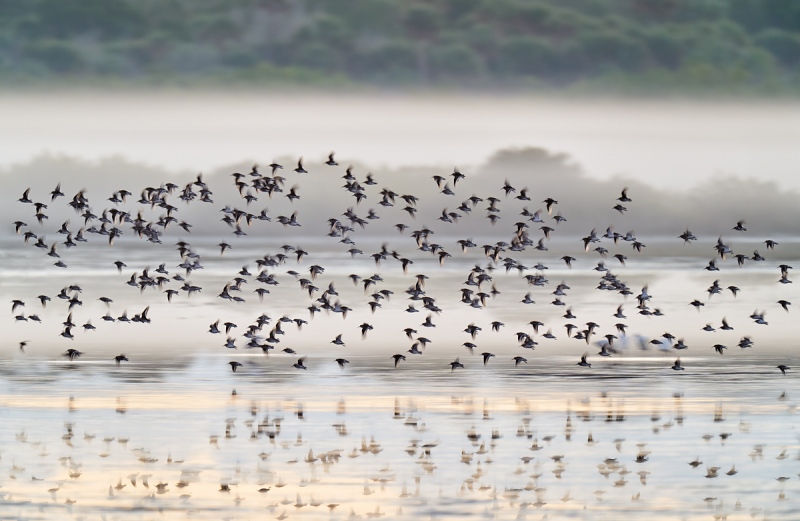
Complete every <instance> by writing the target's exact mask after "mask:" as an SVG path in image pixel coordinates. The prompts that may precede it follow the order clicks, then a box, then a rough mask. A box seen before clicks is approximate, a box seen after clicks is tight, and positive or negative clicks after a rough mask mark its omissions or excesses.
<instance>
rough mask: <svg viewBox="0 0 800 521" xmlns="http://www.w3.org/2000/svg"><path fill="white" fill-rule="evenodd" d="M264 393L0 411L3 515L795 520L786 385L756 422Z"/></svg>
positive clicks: (631, 404) (758, 411)
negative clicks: (0, 416) (693, 463)
mask: <svg viewBox="0 0 800 521" xmlns="http://www.w3.org/2000/svg"><path fill="white" fill-rule="evenodd" d="M276 387H277V388H273V389H270V390H266V391H263V390H262V391H259V387H258V386H248V385H246V384H244V383H243V385H242V386H241V389H242V390H241V391H239V392H237V393H236V394H235V395H234V394H227V393H221V392H218V391H217V392H215V391H213V390H209V391H206V392H189V391H186V392H175V391H174V389H171V388H169V387H168V386H166V385H161V386H159V385H155V386H154V387H153V388H152V389H151V390H150V391H147V392H139V391H135V390H131V391H130V392H124V393H120V394H119V396H112V395H110V394H109V395H104V396H89V393H86V392H82V393H78V394H79V395H78V396H74V397H72V398H70V397H67V398H64V397H62V396H55V395H54V394H53V393H42V392H38V393H24V392H23V393H17V392H13V393H5V394H3V395H2V396H0V407H2V411H3V417H4V422H3V425H2V428H0V457H1V458H2V459H0V468H2V470H3V472H2V475H0V476H2V477H0V497H1V498H2V500H0V501H2V502H1V503H0V505H2V508H3V512H4V515H8V514H10V515H11V516H12V518H14V517H13V516H16V518H20V519H23V518H24V519H27V518H32V519H35V518H42V519H92V518H100V517H102V516H106V517H107V518H109V519H187V518H188V519H272V518H277V519H282V518H284V519H285V518H289V517H294V518H302V519H323V518H324V519H332V518H333V519H347V518H352V517H360V518H378V517H386V518H389V519H420V518H423V519H443V518H445V519H463V518H468V517H484V518H490V519H518V518H530V519H541V518H544V517H546V518H549V519H572V518H575V519H642V518H647V519H676V518H679V519H691V520H694V519H713V518H714V516H717V518H722V517H723V516H728V519H750V518H751V516H752V518H755V519H767V518H769V519H793V518H794V517H793V516H794V513H795V512H796V510H795V509H796V508H797V507H796V503H795V502H794V499H793V496H794V495H795V493H796V492H797V489H798V486H797V481H798V479H797V474H796V472H795V471H796V468H795V467H796V460H797V458H798V457H799V456H800V454H799V453H798V450H800V443H799V442H798V437H797V435H798V433H797V432H796V429H795V427H794V425H793V424H792V423H791V422H789V423H787V419H789V418H794V417H795V407H796V404H795V401H794V399H793V397H792V394H793V393H795V392H800V389H797V386H796V384H794V383H792V384H791V385H790V388H791V391H789V392H788V393H786V392H785V393H784V394H781V395H779V396H777V399H776V396H768V397H767V396H764V397H763V398H762V399H760V401H759V403H758V404H757V407H749V406H743V405H741V404H740V403H739V402H738V401H737V400H736V396H735V394H733V393H729V392H728V390H726V391H724V392H722V393H721V396H719V397H715V396H711V395H709V394H708V393H706V394H703V395H698V396H685V395H684V394H683V393H669V392H664V391H663V390H659V389H655V390H654V389H653V388H646V387H643V388H641V389H638V390H637V389H636V388H635V387H631V388H629V389H628V390H627V391H625V390H618V391H611V392H589V391H588V390H589V389H590V388H589V387H587V386H585V385H581V384H580V383H578V384H575V385H573V389H566V388H565V389H561V390H555V391H553V390H551V391H543V390H537V391H535V392H531V393H525V394H522V395H516V396H510V395H509V396H502V397H497V396H493V397H484V396H480V395H475V394H471V393H468V394H464V393H463V392H461V393H455V392H452V391H453V390H452V389H447V388H445V389H441V390H438V391H428V392H426V393H425V394H413V393H405V394H398V395H391V393H387V392H386V390H385V389H382V390H381V391H378V390H377V389H376V388H374V387H370V386H366V387H365V388H363V389H361V390H359V392H351V393H349V394H342V395H336V396H334V395H333V394H330V395H322V396H320V395H318V394H316V395H315V393H314V392H312V390H305V391H303V390H302V389H297V388H296V387H295V386H290V385H284V386H276ZM167 390H169V391H170V392H169V393H166V392H164V391H167ZM637 391H642V392H637ZM292 394H294V396H293V397H292V398H287V396H290V395H292ZM281 396H283V397H281ZM787 425H788V426H789V427H788V428H787V427H786V426H787ZM693 459H698V460H703V463H702V464H699V465H698V466H697V468H691V466H690V465H688V464H687V463H689V462H691V461H692V460H693ZM713 467H719V469H718V470H713ZM710 469H712V470H710ZM729 472H730V473H732V474H731V475H727V474H726V473H729ZM779 477H788V478H789V479H788V481H785V482H783V481H777V480H776V478H779Z"/></svg>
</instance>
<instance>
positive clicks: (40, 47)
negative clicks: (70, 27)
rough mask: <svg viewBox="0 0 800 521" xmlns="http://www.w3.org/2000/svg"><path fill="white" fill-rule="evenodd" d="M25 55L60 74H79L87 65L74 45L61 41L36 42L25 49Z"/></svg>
mask: <svg viewBox="0 0 800 521" xmlns="http://www.w3.org/2000/svg"><path fill="white" fill-rule="evenodd" d="M25 55H26V56H28V57H29V58H31V59H32V60H34V61H37V62H39V63H41V64H42V65H44V66H45V67H47V68H48V69H49V70H51V71H53V72H58V73H74V72H78V71H80V70H81V69H82V68H83V66H84V63H85V62H84V59H83V57H82V56H81V54H80V52H78V50H77V49H76V48H75V47H74V46H73V45H71V44H69V43H67V42H63V41H60V40H37V41H34V42H32V43H31V44H30V45H29V46H28V47H27V48H26V49H25Z"/></svg>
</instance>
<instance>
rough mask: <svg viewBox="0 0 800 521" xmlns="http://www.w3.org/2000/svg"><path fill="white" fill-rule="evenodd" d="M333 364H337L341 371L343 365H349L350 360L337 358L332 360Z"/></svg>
mask: <svg viewBox="0 0 800 521" xmlns="http://www.w3.org/2000/svg"><path fill="white" fill-rule="evenodd" d="M334 362H336V363H337V364H339V367H341V368H342V369H344V365H345V364H349V363H350V360H346V359H344V358H337V359H336V360H334Z"/></svg>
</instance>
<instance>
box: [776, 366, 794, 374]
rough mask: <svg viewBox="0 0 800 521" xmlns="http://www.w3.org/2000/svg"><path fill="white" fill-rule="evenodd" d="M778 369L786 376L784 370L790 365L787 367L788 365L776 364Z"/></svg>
mask: <svg viewBox="0 0 800 521" xmlns="http://www.w3.org/2000/svg"><path fill="white" fill-rule="evenodd" d="M778 369H780V370H781V373H782V374H783V376H786V371H788V370H789V369H791V367H789V366H788V365H783V364H781V365H779V366H778Z"/></svg>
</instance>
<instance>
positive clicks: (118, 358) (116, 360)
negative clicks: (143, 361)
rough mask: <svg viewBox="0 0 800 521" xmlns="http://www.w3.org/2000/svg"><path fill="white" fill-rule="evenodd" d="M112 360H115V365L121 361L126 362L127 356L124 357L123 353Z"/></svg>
mask: <svg viewBox="0 0 800 521" xmlns="http://www.w3.org/2000/svg"><path fill="white" fill-rule="evenodd" d="M114 361H115V362H117V365H119V364H120V363H121V362H127V361H128V357H126V356H125V355H117V356H115V357H114Z"/></svg>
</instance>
